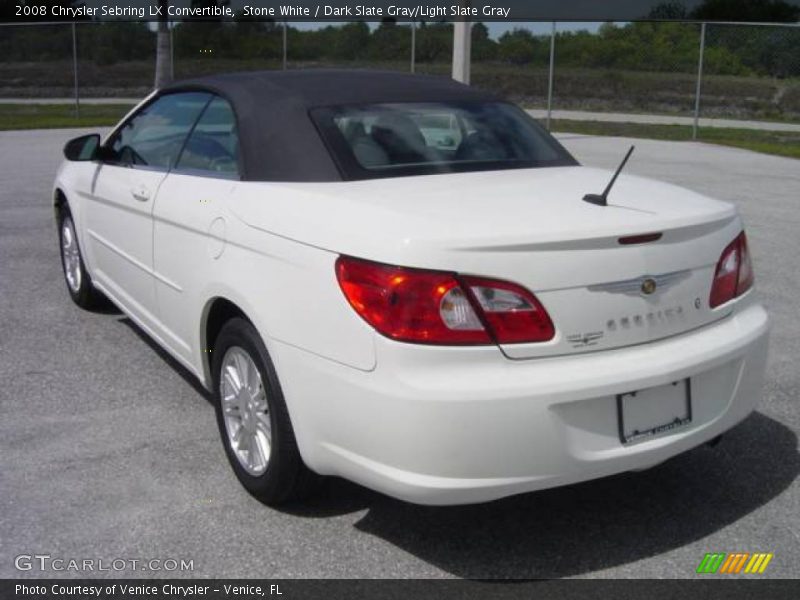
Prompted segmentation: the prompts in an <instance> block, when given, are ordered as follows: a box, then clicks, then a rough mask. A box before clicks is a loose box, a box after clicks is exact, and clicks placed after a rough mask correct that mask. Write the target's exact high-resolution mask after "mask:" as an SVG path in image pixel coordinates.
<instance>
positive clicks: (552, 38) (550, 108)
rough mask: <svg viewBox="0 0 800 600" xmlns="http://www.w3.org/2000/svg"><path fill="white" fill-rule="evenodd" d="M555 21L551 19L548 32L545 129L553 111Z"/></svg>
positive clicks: (548, 125)
mask: <svg viewBox="0 0 800 600" xmlns="http://www.w3.org/2000/svg"><path fill="white" fill-rule="evenodd" d="M555 61H556V22H555V21H553V29H552V31H551V32H550V75H549V77H548V80H547V131H550V117H551V115H552V112H553V79H554V76H555V64H556V62H555Z"/></svg>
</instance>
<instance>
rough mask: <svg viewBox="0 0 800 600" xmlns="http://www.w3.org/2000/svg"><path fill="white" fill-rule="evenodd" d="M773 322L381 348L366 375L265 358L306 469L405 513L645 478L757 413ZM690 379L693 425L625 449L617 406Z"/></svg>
mask: <svg viewBox="0 0 800 600" xmlns="http://www.w3.org/2000/svg"><path fill="white" fill-rule="evenodd" d="M768 330H769V326H768V317H767V314H766V312H765V311H764V309H763V308H762V307H761V306H760V305H758V304H755V303H754V302H751V303H750V304H749V305H748V306H741V307H739V309H738V310H737V311H736V312H735V313H734V314H733V315H731V316H730V317H727V318H725V319H724V320H722V321H719V322H717V323H715V324H713V325H710V326H707V327H704V328H702V329H700V330H697V331H694V332H692V333H689V334H686V335H682V336H678V337H674V338H670V339H667V340H662V341H659V342H655V343H651V344H645V345H641V346H635V347H629V348H623V349H619V350H609V351H604V352H597V353H591V354H583V355H578V356H569V357H553V358H543V359H534V360H520V361H511V360H508V359H506V358H504V357H502V355H501V354H500V353H499V352H498V351H497V349H496V348H434V347H422V346H415V345H409V344H400V343H395V342H391V341H389V340H386V339H384V338H378V339H377V340H376V346H377V348H376V352H377V355H378V360H377V366H376V368H375V369H374V370H372V371H369V372H365V371H359V370H356V369H352V368H350V367H346V366H343V365H341V364H338V363H335V362H332V361H329V360H327V359H324V358H321V357H318V356H315V355H312V354H309V353H307V352H304V351H302V350H299V349H297V348H294V347H291V346H287V345H283V344H280V343H276V344H274V347H273V348H271V351H272V353H273V358H274V359H275V362H276V366H277V368H278V373H279V375H280V377H281V382H282V385H283V388H284V393H285V396H286V398H287V402H288V404H289V409H290V412H291V415H292V421H293V423H294V427H295V432H296V434H297V439H298V443H299V445H300V450H301V453H302V455H303V458H304V460H305V461H306V462H307V464H308V465H309V466H310V467H311V468H312V469H314V470H316V471H318V472H319V473H322V474H330V475H339V476H342V477H345V478H347V479H350V480H353V481H356V482H358V483H361V484H363V485H365V486H367V487H370V488H373V489H375V490H378V491H381V492H384V493H386V494H388V495H391V496H395V497H397V498H401V499H404V500H408V501H410V502H415V503H421V504H461V503H472V502H482V501H488V500H492V499H496V498H500V497H503V496H508V495H511V494H517V493H522V492H527V491H532V490H538V489H543V488H548V487H554V486H559V485H565V484H570V483H575V482H579V481H584V480H588V479H594V478H597V477H603V476H606V475H610V474H614V473H619V472H624V471H629V470H635V469H642V468H646V467H649V466H651V465H654V464H657V463H659V462H661V461H664V460H666V459H668V458H670V457H672V456H675V455H676V454H679V453H681V452H684V451H686V450H688V449H690V448H692V447H695V446H697V445H699V444H702V443H704V442H706V441H708V440H711V439H713V438H714V437H716V436H718V435H719V434H721V433H723V432H725V431H726V430H728V429H730V428H731V427H733V426H734V425H735V424H737V423H738V422H740V421H741V420H742V419H744V418H745V417H746V416H747V415H749V414H750V413H751V412H752V411H753V409H754V408H755V406H756V404H757V402H758V400H759V398H760V394H761V385H762V380H763V373H764V369H765V364H766V357H767V345H768ZM685 378H691V382H692V396H693V407H692V409H693V415H692V422H691V423H690V424H689V425H687V426H685V427H683V428H680V429H677V430H675V431H672V432H665V433H663V434H660V435H658V436H655V437H652V438H649V439H646V440H643V441H640V442H637V443H634V444H631V445H623V444H622V443H621V442H620V439H619V429H618V421H617V412H616V395H617V394H621V393H625V392H630V391H633V390H641V389H646V388H650V387H654V386H659V385H664V384H668V383H671V382H674V381H678V380H682V379H685Z"/></svg>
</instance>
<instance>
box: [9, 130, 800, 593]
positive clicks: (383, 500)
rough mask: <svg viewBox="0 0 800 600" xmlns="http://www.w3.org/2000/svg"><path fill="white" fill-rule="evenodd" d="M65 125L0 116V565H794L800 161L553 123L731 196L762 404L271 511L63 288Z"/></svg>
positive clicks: (799, 494) (440, 572)
mask: <svg viewBox="0 0 800 600" xmlns="http://www.w3.org/2000/svg"><path fill="white" fill-rule="evenodd" d="M79 133H80V132H78V131H74V130H73V131H67V130H55V131H28V132H0V292H1V293H2V303H0V382H2V385H0V577H20V576H21V577H26V576H39V577H41V576H47V577H53V576H69V577H77V576H81V575H83V576H86V575H92V573H79V572H76V571H72V570H67V571H60V572H59V571H53V570H48V571H45V572H41V571H38V570H37V569H35V568H34V569H33V570H30V571H18V570H17V569H16V568H15V566H14V562H15V558H16V557H18V556H21V555H22V556H25V555H34V554H39V555H42V554H46V555H50V557H51V558H61V559H67V560H68V559H76V560H79V561H82V560H85V559H89V560H95V561H99V560H101V559H102V560H103V561H104V563H103V564H105V565H106V566H107V567H108V566H109V565H112V564H114V563H112V561H113V560H115V559H116V560H123V561H126V565H127V566H125V567H124V568H123V569H122V570H119V571H115V570H113V569H112V570H109V571H95V572H94V575H97V576H104V577H107V576H141V577H160V576H167V575H168V576H171V577H182V576H199V577H212V576H226V577H270V578H271V577H348V578H350V577H354V578H355V577H357V578H370V577H432V578H439V577H466V578H475V579H484V578H498V577H502V578H509V577H510V578H541V577H696V575H695V569H696V568H697V566H698V564H699V563H700V561H701V559H702V558H703V556H704V554H705V553H707V552H733V551H742V552H771V553H773V554H774V558H773V559H772V562H771V563H770V564H769V567H768V569H767V570H766V572H765V573H764V575H762V576H761V577H796V576H797V575H798V573H799V571H798V569H797V564H798V559H800V519H798V515H800V484H798V481H797V477H798V473H800V455H798V443H797V436H798V432H800V407H799V406H798V392H800V369H799V368H798V356H800V320H798V316H799V315H798V313H799V312H800V311H798V306H799V305H800V303H799V302H798V299H799V298H800V268H798V258H799V257H800V233H798V232H800V161H796V160H792V159H787V158H778V157H772V156H766V155H761V154H754V153H751V152H747V151H744V150H737V149H732V148H723V147H716V146H711V145H705V144H699V143H687V142H661V141H643V140H635V141H631V140H624V139H619V138H594V137H586V136H578V135H568V134H565V135H562V136H561V138H562V140H563V142H564V143H565V144H566V145H567V146H568V147H569V149H570V150H572V151H573V152H574V154H575V155H576V156H577V157H578V158H579V159H580V160H581V161H583V162H584V163H586V164H589V165H594V166H603V167H610V168H613V167H615V166H616V164H617V163H618V162H619V160H621V158H622V156H623V154H624V152H625V150H626V149H627V147H628V145H629V144H630V143H635V144H636V146H637V150H636V152H635V153H634V155H633V157H632V158H631V160H630V162H629V164H628V167H627V168H628V170H629V171H630V172H633V173H637V174H642V175H647V176H653V177H656V178H659V179H663V180H666V181H670V182H673V183H677V184H682V185H685V186H687V187H689V188H692V189H694V190H697V191H700V192H704V193H707V194H710V195H712V196H715V197H718V198H722V199H726V200H730V201H732V202H734V203H736V204H737V205H738V206H739V208H740V209H741V211H742V213H743V215H744V218H745V220H746V223H747V231H748V235H749V237H750V243H751V247H752V252H753V255H754V260H755V270H756V279H757V286H758V288H759V293H760V294H761V296H762V297H763V300H764V302H765V304H766V305H767V306H768V308H769V311H770V313H771V316H772V319H773V336H772V346H771V354H770V360H769V367H768V372H767V383H766V386H765V389H764V394H763V398H762V401H761V405H760V408H759V410H758V411H757V412H756V413H755V414H753V415H752V416H751V417H749V418H748V419H747V420H746V421H744V422H743V423H742V424H741V425H739V426H738V427H736V428H735V429H734V430H732V431H731V432H730V433H729V434H728V435H727V436H726V437H725V438H724V439H723V440H722V442H721V443H720V444H719V445H718V446H717V447H715V448H708V447H701V448H697V449H695V450H692V451H690V452H688V453H686V454H684V455H681V456H679V457H677V458H675V459H673V460H671V461H668V462H667V463H664V464H662V465H660V466H658V467H655V468H653V469H651V470H649V471H645V472H640V473H631V474H625V475H620V476H616V477H612V478H608V479H603V480H599V481H594V482H590V483H584V484H580V485H574V486H570V487H566V488H561V489H556V490H548V491H544V492H538V493H533V494H527V495H523V496H517V497H513V498H509V499H505V500H501V501H498V502H493V503H489V504H484V505H476V506H462V507H455V508H441V507H440V508H426V507H419V506H413V505H410V504H406V503H403V502H400V501H396V500H393V499H390V498H387V497H385V496H382V495H380V494H377V493H374V492H371V491H369V490H366V489H364V488H361V487H359V486H357V485H354V484H350V483H347V482H344V481H341V480H331V481H329V482H328V484H327V486H326V487H325V488H324V489H323V492H322V493H321V494H320V495H319V496H318V497H317V498H316V499H314V500H313V501H310V502H308V503H306V504H304V505H301V506H296V507H293V508H287V509H283V510H275V509H272V508H268V507H266V506H263V505H262V504H260V503H259V502H257V501H256V500H254V499H253V498H251V497H250V496H249V495H248V494H247V493H246V492H245V491H244V490H243V489H242V487H241V486H240V485H239V484H238V482H237V481H236V479H235V477H234V475H233V472H232V471H231V469H230V467H229V466H228V464H227V462H226V460H225V456H224V453H223V449H222V446H221V444H220V442H219V439H218V433H217V428H216V424H215V421H214V411H213V409H212V406H211V404H210V402H209V399H208V398H207V397H206V395H205V394H204V393H203V392H202V390H201V389H200V388H199V386H198V385H197V384H196V383H195V382H194V381H193V380H192V379H191V377H190V376H189V375H188V374H187V373H186V372H185V371H184V370H183V369H182V368H181V367H179V366H178V365H177V364H176V363H175V362H174V361H173V360H171V359H169V358H168V357H167V356H166V355H165V354H164V353H163V352H161V351H160V350H159V349H158V348H157V347H156V346H155V345H154V344H153V343H152V342H151V341H149V340H148V338H147V337H146V336H145V335H144V333H142V332H141V331H140V330H139V329H138V328H137V327H136V326H135V325H133V324H132V323H131V322H130V321H129V320H128V319H126V318H125V317H124V316H123V315H121V314H119V313H116V312H114V311H112V310H109V311H105V312H101V313H88V312H84V311H81V310H80V309H78V308H77V307H76V306H74V305H73V304H72V303H71V302H70V300H69V297H68V295H67V291H66V289H65V286H64V283H63V280H62V276H61V269H60V264H59V256H58V246H57V243H56V231H55V228H54V224H53V213H52V209H51V185H52V181H53V176H54V174H55V170H56V168H57V166H58V164H59V160H60V155H61V154H60V153H61V147H62V145H63V143H64V141H65V140H67V139H68V138H70V137H73V136H75V135H78V134H79ZM590 191H597V190H587V192H590ZM476 443H480V437H479V436H477V437H476ZM132 559H137V560H144V559H162V560H163V559H174V560H176V561H181V560H183V561H192V566H193V570H191V571H183V572H167V571H164V570H151V569H148V568H147V567H146V566H145V568H144V569H143V568H142V566H143V565H142V564H141V563H138V564H137V566H136V568H135V569H133V568H131V567H130V565H131V563H130V562H129V561H130V560H132ZM18 562H19V561H18ZM25 564H26V562H25V559H23V560H22V566H24V565H25ZM64 564H66V565H68V564H69V563H64ZM94 564H96V565H98V566H99V563H98V562H95V563H94ZM120 564H121V563H119V562H117V563H116V565H117V566H119V565H120ZM168 564H169V565H171V564H172V563H168ZM62 566H63V565H62ZM165 567H166V565H163V563H162V569H163V568H165ZM704 577H714V576H704ZM720 577H724V576H720ZM729 577H730V576H729Z"/></svg>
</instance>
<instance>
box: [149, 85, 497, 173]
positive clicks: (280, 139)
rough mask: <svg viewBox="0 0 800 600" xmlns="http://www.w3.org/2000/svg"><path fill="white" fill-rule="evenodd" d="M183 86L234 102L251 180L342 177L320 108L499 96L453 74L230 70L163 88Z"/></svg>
mask: <svg viewBox="0 0 800 600" xmlns="http://www.w3.org/2000/svg"><path fill="white" fill-rule="evenodd" d="M184 90H206V91H210V92H213V93H215V94H218V95H219V96H222V97H223V98H225V99H227V100H228V101H229V102H230V103H231V105H232V107H233V110H234V112H235V113H236V120H237V127H238V135H239V144H240V148H241V153H242V161H241V162H242V168H243V171H244V172H243V173H242V178H243V179H244V180H248V181H337V180H341V179H342V175H341V173H340V172H339V169H338V168H337V167H336V164H335V162H334V160H333V158H332V157H331V155H330V152H328V149H327V148H326V147H325V144H324V142H323V140H322V138H321V136H320V134H319V132H318V131H317V128H316V126H315V125H314V122H313V121H312V119H311V117H310V116H309V111H310V110H311V109H314V108H319V107H326V106H342V105H352V104H377V103H391V102H475V101H492V100H497V99H498V98H497V97H496V96H494V95H493V94H490V93H487V92H483V91H480V90H477V89H475V88H471V87H469V86H466V85H463V84H461V83H457V82H455V81H453V80H452V79H448V78H446V77H434V76H428V75H410V74H404V73H397V72H389V71H367V70H346V69H341V70H340V69H325V70H317V69H301V70H292V71H251V72H243V73H228V74H222V75H213V76H208V77H200V78H196V79H189V80H185V81H180V82H176V83H173V84H171V85H169V86H167V87H165V88H163V89H162V93H169V92H176V91H184Z"/></svg>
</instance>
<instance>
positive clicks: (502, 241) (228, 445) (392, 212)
mask: <svg viewBox="0 0 800 600" xmlns="http://www.w3.org/2000/svg"><path fill="white" fill-rule="evenodd" d="M64 151H65V155H66V157H67V159H68V160H67V161H66V162H65V163H64V164H63V166H62V167H61V169H60V170H59V172H58V176H57V178H56V182H55V190H54V202H55V209H56V217H57V220H58V225H59V232H60V240H61V253H62V258H63V261H62V262H63V267H64V274H65V278H66V282H67V287H68V289H69V292H70V294H71V296H72V298H73V300H74V301H75V302H76V303H77V304H78V305H79V306H82V307H89V306H91V305H92V304H93V303H94V302H96V301H97V300H98V297H99V295H100V294H104V295H105V296H107V297H108V298H110V299H111V300H113V302H114V303H115V304H117V305H118V306H119V307H120V308H121V309H122V310H123V311H124V312H125V313H127V314H128V315H129V316H130V318H131V319H132V320H134V321H135V322H136V323H137V324H138V325H139V326H140V327H141V328H142V329H144V330H145V331H146V332H147V333H148V334H149V335H150V336H152V337H153V339H155V340H156V341H157V342H158V344H159V345H161V346H162V347H163V348H164V349H165V350H166V351H167V352H169V353H170V354H171V355H172V356H174V357H175V358H176V359H177V360H178V361H180V363H182V364H183V365H184V366H185V367H186V368H187V369H189V370H190V371H191V372H192V373H193V374H194V375H196V376H197V377H198V378H199V379H200V381H202V382H203V384H204V385H205V386H206V387H207V388H208V389H209V390H212V391H213V393H214V394H215V396H216V404H217V421H218V424H219V429H220V432H221V435H222V440H223V443H224V445H225V450H226V452H227V455H228V458H229V459H230V463H231V465H232V466H233V469H234V471H235V472H236V475H237V476H238V478H239V480H240V481H241V482H242V484H243V485H244V486H245V487H246V488H247V489H248V490H249V491H250V492H251V493H252V494H254V495H255V496H257V497H259V498H260V499H262V500H263V501H265V502H268V503H279V502H284V501H288V500H291V499H297V498H299V497H301V496H302V495H304V494H307V493H308V492H309V491H310V490H311V489H312V488H313V484H314V482H315V481H316V480H317V479H318V474H321V475H339V476H342V477H345V478H347V479H350V480H352V481H356V482H358V483H361V484H363V485H365V486H367V487H370V488H373V489H376V490H379V491H381V492H385V493H386V494H389V495H392V496H395V497H398V498H402V499H405V500H409V501H411V502H418V503H424V504H456V503H469V502H480V501H486V500H491V499H494V498H500V497H503V496H507V495H510V494H517V493H520V492H526V491H530V490H538V489H542V488H547V487H553V486H558V485H563V484H568V483H573V482H578V481H583V480H587V479H592V478H596V477H602V476H605V475H609V474H612V473H619V472H623V471H628V470H634V469H642V468H646V467H649V466H652V465H655V464H656V463H659V462H661V461H663V460H665V459H668V458H670V457H672V456H675V455H676V454H678V453H680V452H683V451H685V450H688V449H690V448H692V447H695V446H697V445H699V444H702V443H705V442H708V441H711V440H713V439H715V438H716V437H718V436H719V435H720V434H722V433H723V432H724V431H726V430H728V429H730V428H731V427H733V426H734V425H735V424H736V423H738V422H740V421H741V420H742V419H744V418H745V417H746V416H747V415H748V414H749V413H750V412H751V411H752V410H753V409H754V407H755V405H756V403H757V401H758V399H759V396H760V387H761V383H762V378H763V372H764V367H765V362H766V355H767V338H768V319H767V315H766V313H765V311H764V309H763V308H762V306H761V305H760V304H759V303H758V300H757V299H756V296H755V294H754V292H753V290H752V289H751V288H752V284H753V269H752V265H751V260H750V254H749V251H748V247H747V240H746V238H745V234H744V232H743V230H742V222H741V220H740V218H739V216H738V215H737V213H736V210H735V209H734V208H733V207H732V206H731V205H729V204H726V203H723V202H718V201H716V200H712V199H709V198H706V197H703V196H700V195H698V194H695V193H692V192H689V191H687V190H684V189H680V188H678V187H674V186H671V185H666V184H662V183H657V182H654V181H649V180H647V179H643V178H640V177H634V176H628V175H625V174H622V175H620V176H619V178H618V179H617V180H616V182H614V183H613V187H612V188H611V189H610V191H609V190H606V192H604V193H599V192H602V190H604V189H605V188H606V186H607V184H608V183H609V181H611V175H612V174H611V173H609V172H606V171H602V170H597V169H591V168H587V167H582V166H580V165H579V164H578V163H577V162H576V161H575V159H573V158H572V157H571V156H570V155H569V153H568V152H567V151H566V150H565V149H564V148H563V147H562V146H561V145H560V144H559V143H558V142H557V141H556V140H555V139H554V138H553V137H551V136H550V135H549V134H548V133H547V132H546V131H544V130H543V129H542V128H541V127H540V126H539V125H538V124H537V123H536V122H535V121H533V120H532V119H531V118H529V117H528V116H527V115H526V114H525V113H524V112H523V111H521V110H520V109H519V108H517V107H515V106H514V105H512V104H508V103H506V102H503V101H502V100H500V99H498V98H496V97H494V96H493V95H491V94H488V93H484V92H481V91H478V90H475V89H472V88H469V87H466V86H463V85H461V84H457V83H455V82H452V81H449V80H446V79H441V78H432V77H418V76H411V75H400V74H391V73H377V72H369V71H295V72H291V71H290V72H277V73H246V74H229V75H221V76H215V77H209V78H202V79H196V80H193V81H187V82H183V83H178V84H174V85H171V86H169V87H167V88H165V89H162V90H159V91H158V92H155V93H153V94H152V95H151V96H149V97H148V98H147V99H145V100H144V101H143V102H142V103H141V104H140V105H139V106H138V107H136V108H135V109H134V110H133V111H132V112H131V113H130V114H128V115H127V116H126V117H125V118H124V119H123V120H122V122H121V123H120V124H119V125H118V126H117V127H116V129H114V130H113V132H112V133H111V134H110V135H109V136H108V137H106V138H105V139H104V140H103V141H102V142H101V140H100V137H99V136H97V135H92V136H84V137H82V138H77V139H75V140H72V141H71V142H69V143H68V144H67V146H66V147H65V149H64Z"/></svg>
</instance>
